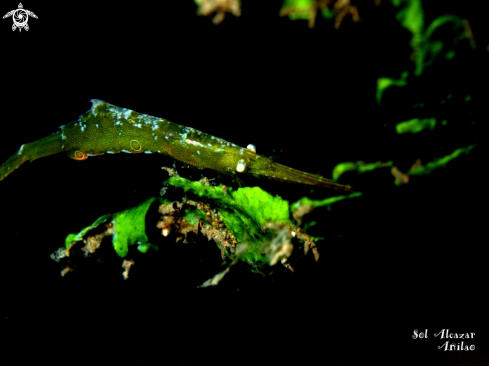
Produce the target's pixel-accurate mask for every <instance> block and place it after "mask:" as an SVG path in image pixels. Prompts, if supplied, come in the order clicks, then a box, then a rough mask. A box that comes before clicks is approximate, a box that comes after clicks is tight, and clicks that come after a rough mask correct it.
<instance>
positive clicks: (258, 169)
mask: <svg viewBox="0 0 489 366" xmlns="http://www.w3.org/2000/svg"><path fill="white" fill-rule="evenodd" d="M63 151H66V152H67V153H68V156H69V157H71V158H72V159H75V160H85V159H86V158H87V157H89V156H94V155H101V154H104V153H109V154H113V153H119V152H126V153H160V154H165V155H168V156H171V157H173V158H175V159H177V160H180V161H182V162H184V163H186V164H189V165H193V166H196V167H199V168H209V169H213V170H217V171H220V172H227V173H234V174H238V173H248V174H253V175H255V176H266V177H269V178H273V179H276V180H281V181H287V182H294V183H302V184H308V185H315V186H322V187H327V188H332V189H337V190H342V191H347V192H352V191H354V189H353V188H351V187H349V186H345V185H342V184H338V183H336V182H333V181H331V180H329V179H326V178H323V177H321V176H319V175H315V174H310V173H305V172H301V171H299V170H295V169H292V168H289V167H286V166H284V165H281V164H278V163H276V162H274V161H272V160H271V159H269V158H266V157H264V156H260V155H258V154H256V152H255V149H254V147H248V148H242V147H240V146H237V145H235V144H233V143H231V142H227V141H225V140H223V139H220V138H218V137H214V136H212V135H209V134H207V133H204V132H201V131H198V130H196V129H193V128H191V127H186V126H183V125H180V124H177V123H173V122H170V121H168V120H166V119H163V118H157V117H152V116H149V115H147V114H142V113H137V112H134V111H132V110H130V109H126V108H119V107H116V106H114V105H112V104H109V103H106V102H104V101H101V100H98V99H92V108H91V109H90V110H89V111H88V112H86V113H84V114H82V115H81V116H80V117H79V118H78V120H77V121H75V122H71V123H68V124H66V125H64V126H61V130H60V131H58V132H56V133H54V134H52V135H50V136H48V137H45V138H42V139H40V140H37V141H34V142H31V143H27V144H24V145H22V146H21V147H20V149H19V151H18V152H17V153H16V154H15V155H13V156H12V157H10V158H9V159H8V160H7V161H6V162H5V163H3V164H2V165H0V180H2V179H4V178H5V177H6V176H8V175H9V174H10V173H11V172H12V171H14V170H15V169H17V168H18V167H19V166H20V165H21V164H22V163H24V162H26V161H29V160H30V161H33V160H36V159H38V158H41V157H43V156H48V155H53V154H56V153H59V152H63Z"/></svg>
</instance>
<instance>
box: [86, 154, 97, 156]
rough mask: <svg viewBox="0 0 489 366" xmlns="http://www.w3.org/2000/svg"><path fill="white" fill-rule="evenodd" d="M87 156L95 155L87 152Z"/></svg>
mask: <svg viewBox="0 0 489 366" xmlns="http://www.w3.org/2000/svg"><path fill="white" fill-rule="evenodd" d="M87 156H95V155H93V154H87Z"/></svg>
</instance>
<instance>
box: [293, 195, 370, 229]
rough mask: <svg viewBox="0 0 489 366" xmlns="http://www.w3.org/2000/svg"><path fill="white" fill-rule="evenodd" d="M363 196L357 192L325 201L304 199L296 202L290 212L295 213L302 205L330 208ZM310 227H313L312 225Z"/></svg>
mask: <svg viewBox="0 0 489 366" xmlns="http://www.w3.org/2000/svg"><path fill="white" fill-rule="evenodd" d="M361 195H362V192H355V193H351V194H348V195H341V196H336V197H329V198H325V199H323V200H311V199H310V198H307V197H303V198H301V199H300V200H299V201H297V202H294V203H293V204H291V205H290V210H291V211H294V210H297V209H298V208H299V207H300V206H302V205H308V206H311V207H323V206H329V205H332V204H333V203H336V202H339V201H343V200H345V199H349V198H355V197H360V196H361ZM308 226H312V225H311V224H310V225H308Z"/></svg>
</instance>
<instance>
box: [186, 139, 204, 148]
mask: <svg viewBox="0 0 489 366" xmlns="http://www.w3.org/2000/svg"><path fill="white" fill-rule="evenodd" d="M185 142H186V143H187V144H190V145H194V146H202V147H203V146H204V145H202V144H201V143H200V142H197V141H194V140H189V139H187V140H185Z"/></svg>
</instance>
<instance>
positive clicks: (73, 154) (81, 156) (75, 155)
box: [68, 150, 88, 160]
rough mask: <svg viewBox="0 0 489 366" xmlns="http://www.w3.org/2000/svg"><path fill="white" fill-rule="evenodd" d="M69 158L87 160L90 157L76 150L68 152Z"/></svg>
mask: <svg viewBox="0 0 489 366" xmlns="http://www.w3.org/2000/svg"><path fill="white" fill-rule="evenodd" d="M68 156H69V157H70V158H72V159H73V160H85V159H87V158H88V155H87V154H85V153H84V152H83V151H80V150H74V151H73V150H72V151H70V152H68Z"/></svg>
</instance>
